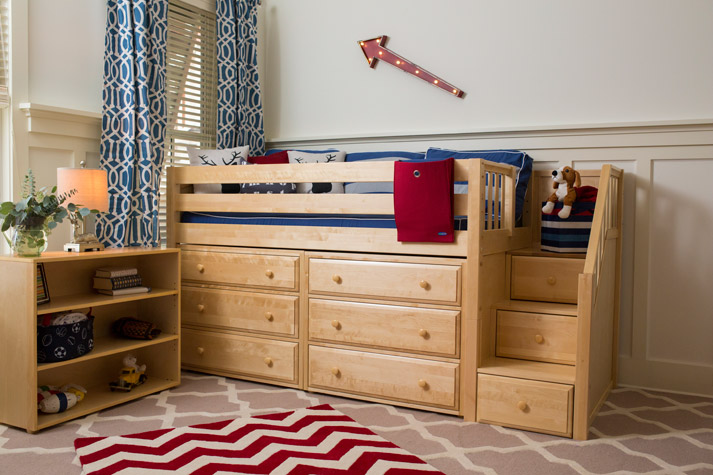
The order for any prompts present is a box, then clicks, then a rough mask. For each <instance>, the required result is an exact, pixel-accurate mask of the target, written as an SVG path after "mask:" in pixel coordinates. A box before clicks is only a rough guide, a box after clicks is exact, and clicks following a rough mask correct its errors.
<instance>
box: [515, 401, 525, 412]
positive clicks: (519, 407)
mask: <svg viewBox="0 0 713 475" xmlns="http://www.w3.org/2000/svg"><path fill="white" fill-rule="evenodd" d="M517 408H518V409H520V410H521V411H524V410H525V409H527V403H526V402H525V401H519V402H518V403H517Z"/></svg>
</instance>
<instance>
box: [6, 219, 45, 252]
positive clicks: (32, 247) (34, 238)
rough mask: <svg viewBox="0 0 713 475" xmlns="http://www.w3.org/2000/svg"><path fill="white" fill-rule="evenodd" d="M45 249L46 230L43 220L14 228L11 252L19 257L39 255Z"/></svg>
mask: <svg viewBox="0 0 713 475" xmlns="http://www.w3.org/2000/svg"><path fill="white" fill-rule="evenodd" d="M45 249H47V232H46V230H45V225H44V221H42V222H41V223H39V224H38V223H33V224H31V225H21V226H17V227H16V228H15V234H13V236H12V252H13V253H14V254H16V255H18V256H20V257H39V255H40V254H42V253H43V252H44V251H45Z"/></svg>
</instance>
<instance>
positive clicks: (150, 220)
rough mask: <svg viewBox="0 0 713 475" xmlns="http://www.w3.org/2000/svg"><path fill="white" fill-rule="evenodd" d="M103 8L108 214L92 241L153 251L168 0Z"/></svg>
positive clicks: (136, 0) (125, 1) (124, 0)
mask: <svg viewBox="0 0 713 475" xmlns="http://www.w3.org/2000/svg"><path fill="white" fill-rule="evenodd" d="M107 4H108V6H107V8H108V10H107V23H106V35H105V39H104V47H105V51H104V87H103V93H102V99H103V108H102V109H103V110H102V137H101V146H100V154H101V157H100V165H101V168H103V169H105V170H106V171H107V175H108V180H109V211H108V212H107V213H103V214H101V215H100V216H99V218H98V220H97V236H98V238H99V240H100V241H101V242H102V243H104V245H105V246H107V247H124V246H158V245H159V243H160V235H159V220H158V212H159V184H160V179H161V170H162V168H163V160H164V139H165V133H166V96H165V82H166V31H167V12H168V0H108V2H107Z"/></svg>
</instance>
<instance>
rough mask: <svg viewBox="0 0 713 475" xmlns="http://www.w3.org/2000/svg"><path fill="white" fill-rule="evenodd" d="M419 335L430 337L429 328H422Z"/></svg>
mask: <svg viewBox="0 0 713 475" xmlns="http://www.w3.org/2000/svg"><path fill="white" fill-rule="evenodd" d="M418 336H420V337H423V338H428V330H426V329H425V328H421V329H420V330H419V331H418Z"/></svg>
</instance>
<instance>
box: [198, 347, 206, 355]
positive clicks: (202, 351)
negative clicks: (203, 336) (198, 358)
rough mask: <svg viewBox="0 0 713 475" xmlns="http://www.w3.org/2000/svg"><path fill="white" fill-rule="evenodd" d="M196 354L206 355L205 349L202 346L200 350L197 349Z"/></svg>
mask: <svg viewBox="0 0 713 475" xmlns="http://www.w3.org/2000/svg"><path fill="white" fill-rule="evenodd" d="M196 353H198V354H199V355H202V354H203V353H205V349H204V348H203V347H202V346H199V347H198V348H196Z"/></svg>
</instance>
